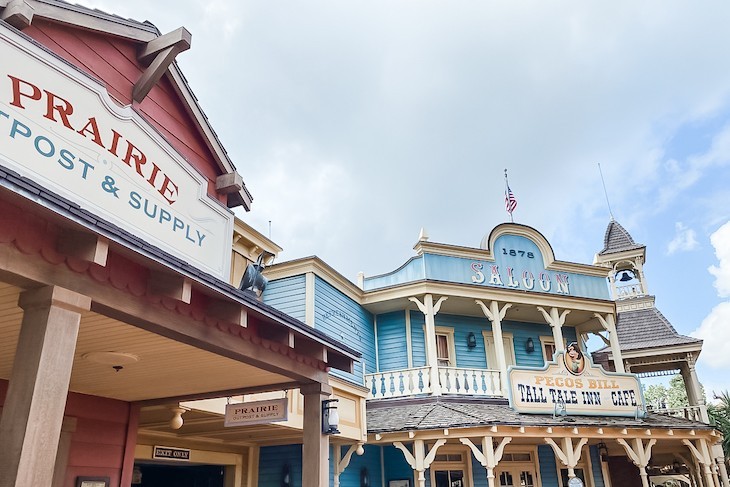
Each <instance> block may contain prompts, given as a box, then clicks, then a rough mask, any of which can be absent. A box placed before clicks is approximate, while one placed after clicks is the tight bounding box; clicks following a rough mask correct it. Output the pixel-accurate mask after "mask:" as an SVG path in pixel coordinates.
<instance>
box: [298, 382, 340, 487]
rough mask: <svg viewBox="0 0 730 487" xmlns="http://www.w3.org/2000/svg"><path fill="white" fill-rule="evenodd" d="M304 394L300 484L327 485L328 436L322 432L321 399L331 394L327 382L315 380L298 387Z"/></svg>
mask: <svg viewBox="0 0 730 487" xmlns="http://www.w3.org/2000/svg"><path fill="white" fill-rule="evenodd" d="M300 392H301V393H302V395H303V396H304V428H303V436H304V444H303V445H302V485H306V486H312V487H328V486H329V443H330V441H329V436H328V435H324V434H322V400H323V399H326V398H328V397H329V396H330V395H331V394H332V388H331V387H330V386H329V385H328V384H322V383H319V382H315V383H313V384H307V385H304V386H302V387H301V388H300Z"/></svg>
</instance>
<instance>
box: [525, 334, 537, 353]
mask: <svg viewBox="0 0 730 487" xmlns="http://www.w3.org/2000/svg"><path fill="white" fill-rule="evenodd" d="M525 351H526V352H527V353H532V352H534V351H535V341H534V340H533V339H532V337H529V338H528V339H527V341H526V342H525Z"/></svg>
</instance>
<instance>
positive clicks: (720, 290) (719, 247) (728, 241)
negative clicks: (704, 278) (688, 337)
mask: <svg viewBox="0 0 730 487" xmlns="http://www.w3.org/2000/svg"><path fill="white" fill-rule="evenodd" d="M710 242H711V243H712V246H713V247H714V248H715V255H716V256H717V259H718V260H719V265H717V266H715V265H712V266H710V267H709V269H708V271H709V272H710V274H712V275H713V276H715V282H714V285H715V288H716V289H717V294H718V295H719V296H720V297H723V298H726V297H729V296H730V222H727V223H725V224H724V225H723V226H721V227H720V228H719V229H717V231H715V233H713V234H712V235H710ZM728 325H730V301H725V302H723V303H720V304H718V305H717V306H715V307H714V308H713V309H712V311H710V314H709V315H707V317H706V318H705V319H704V320H702V323H701V324H700V327H699V328H698V329H697V330H695V331H694V332H692V336H694V337H696V338H701V339H703V340H704V344H703V347H702V356H703V362H704V363H706V364H707V365H709V366H710V367H713V368H719V367H725V366H728V365H730V326H728Z"/></svg>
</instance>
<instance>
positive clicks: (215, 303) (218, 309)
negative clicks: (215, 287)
mask: <svg viewBox="0 0 730 487" xmlns="http://www.w3.org/2000/svg"><path fill="white" fill-rule="evenodd" d="M205 311H206V313H207V314H209V315H210V316H212V317H214V318H218V319H219V320H222V321H226V322H228V323H235V324H237V325H240V326H243V327H244V328H245V327H247V326H248V313H247V312H246V310H245V309H244V308H243V306H241V305H240V304H238V303H233V302H230V301H222V300H218V299H211V300H210V301H209V303H208V306H207V307H206V310H205Z"/></svg>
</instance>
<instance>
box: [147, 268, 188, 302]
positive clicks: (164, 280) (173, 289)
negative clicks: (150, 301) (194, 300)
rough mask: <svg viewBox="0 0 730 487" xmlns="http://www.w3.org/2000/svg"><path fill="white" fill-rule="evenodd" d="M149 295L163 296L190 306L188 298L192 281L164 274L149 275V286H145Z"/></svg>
mask: <svg viewBox="0 0 730 487" xmlns="http://www.w3.org/2000/svg"><path fill="white" fill-rule="evenodd" d="M147 289H149V291H150V294H153V295H157V296H165V297H168V298H170V299H174V300H176V301H182V302H183V303H186V304H190V297H191V295H192V292H193V285H192V281H191V280H190V279H188V278H187V277H182V276H179V275H175V274H168V273H165V272H154V273H150V280H149V284H148V285H147Z"/></svg>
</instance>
